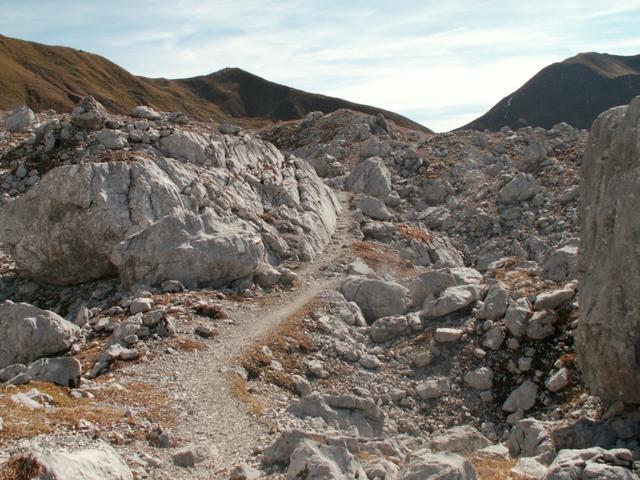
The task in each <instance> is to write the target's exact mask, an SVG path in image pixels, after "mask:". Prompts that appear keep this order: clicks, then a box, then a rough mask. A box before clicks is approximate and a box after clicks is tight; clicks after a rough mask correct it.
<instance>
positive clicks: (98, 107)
mask: <svg viewBox="0 0 640 480" xmlns="http://www.w3.org/2000/svg"><path fill="white" fill-rule="evenodd" d="M107 116H108V113H107V110H106V109H105V108H104V107H103V106H102V104H101V103H100V102H98V101H97V100H96V99H95V98H93V97H92V96H90V95H89V96H86V97H84V98H83V99H82V100H81V101H80V103H79V104H78V105H77V106H76V108H75V109H74V110H73V112H71V123H72V124H73V125H74V126H76V127H78V128H82V129H84V130H100V129H101V128H102V127H103V126H104V123H105V121H106V120H107Z"/></svg>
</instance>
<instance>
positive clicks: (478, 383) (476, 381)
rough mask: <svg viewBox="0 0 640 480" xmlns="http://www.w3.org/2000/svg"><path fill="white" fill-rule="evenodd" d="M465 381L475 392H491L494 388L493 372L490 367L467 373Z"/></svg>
mask: <svg viewBox="0 0 640 480" xmlns="http://www.w3.org/2000/svg"><path fill="white" fill-rule="evenodd" d="M464 381H465V383H466V384H467V385H469V386H470V387H471V388H473V389H475V390H489V389H491V388H492V387H493V370H491V368H489V367H478V368H476V369H475V370H471V371H470V372H467V373H465V375H464Z"/></svg>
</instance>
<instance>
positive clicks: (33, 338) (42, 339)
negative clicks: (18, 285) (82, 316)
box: [0, 300, 80, 368]
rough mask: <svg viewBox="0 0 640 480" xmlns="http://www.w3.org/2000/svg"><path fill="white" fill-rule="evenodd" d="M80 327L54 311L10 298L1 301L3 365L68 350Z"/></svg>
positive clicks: (1, 362)
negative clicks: (13, 300) (15, 301)
mask: <svg viewBox="0 0 640 480" xmlns="http://www.w3.org/2000/svg"><path fill="white" fill-rule="evenodd" d="M79 331H80V329H79V328H78V327H77V326H75V325H74V324H73V323H71V322H69V321H67V320H65V319H64V318H62V317H61V316H59V315H57V314H56V313H54V312H50V311H48V310H41V309H39V308H37V307H34V306H33V305H29V304H28V303H13V302H11V301H10V300H7V301H5V302H4V303H2V304H0V332H2V335H0V368H4V367H6V366H8V365H12V364H14V363H29V362H33V361H34V360H37V359H39V358H42V357H46V356H49V355H54V354H56V353H61V352H64V351H66V350H68V349H69V347H70V346H71V345H72V344H73V342H74V341H75V340H76V337H77V335H78V333H79Z"/></svg>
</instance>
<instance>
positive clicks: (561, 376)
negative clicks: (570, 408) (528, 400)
mask: <svg viewBox="0 0 640 480" xmlns="http://www.w3.org/2000/svg"><path fill="white" fill-rule="evenodd" d="M567 385H569V370H568V369H567V368H565V367H562V368H559V369H558V370H557V371H555V372H553V373H552V374H551V375H549V378H548V379H547V381H546V382H544V386H545V387H546V388H547V390H549V391H550V392H552V393H556V392H559V391H560V390H563V389H564V388H566V387H567Z"/></svg>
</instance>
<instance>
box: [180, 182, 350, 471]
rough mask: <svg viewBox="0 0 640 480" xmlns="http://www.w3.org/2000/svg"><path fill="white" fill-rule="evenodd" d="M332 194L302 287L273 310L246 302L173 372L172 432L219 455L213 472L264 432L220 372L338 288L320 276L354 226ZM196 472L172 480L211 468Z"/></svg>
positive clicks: (345, 205)
mask: <svg viewBox="0 0 640 480" xmlns="http://www.w3.org/2000/svg"><path fill="white" fill-rule="evenodd" d="M336 193H337V195H338V198H339V200H340V204H341V207H342V212H341V214H340V215H339V220H338V226H337V228H336V231H335V233H334V235H333V239H332V241H331V242H330V243H329V244H328V245H327V248H326V249H325V254H324V255H322V256H320V258H318V259H317V260H316V261H315V262H312V263H309V264H304V265H303V266H302V267H301V269H300V270H298V271H297V273H298V275H299V278H300V280H301V285H300V286H298V287H297V288H295V289H294V290H292V291H289V292H286V293H285V294H284V295H283V296H282V298H281V299H280V298H279V299H277V300H276V301H274V302H273V305H270V306H267V307H264V306H260V305H255V304H254V303H251V302H247V304H246V306H244V305H243V306H241V307H240V308H239V309H238V310H237V311H236V312H233V315H232V316H233V317H234V320H235V322H236V324H235V325H233V326H229V327H225V328H223V329H222V330H221V332H220V335H219V336H218V337H217V338H216V340H217V343H216V345H215V346H214V347H213V348H210V349H208V350H206V351H203V352H201V353H200V355H199V356H198V361H197V364H195V365H194V364H184V365H180V366H179V368H178V370H177V371H176V372H174V377H175V378H176V379H177V380H178V384H179V385H180V386H181V387H180V388H181V389H183V391H184V394H183V403H184V404H185V406H186V407H187V408H188V410H187V411H186V412H184V409H183V408H180V409H177V410H179V411H181V412H183V413H182V415H181V416H180V418H178V419H176V420H177V423H178V428H177V429H176V433H177V434H178V435H179V436H180V437H182V438H183V439H191V440H193V441H194V442H207V443H209V444H211V445H214V446H215V447H216V448H217V449H218V452H219V454H218V455H216V457H217V458H218V459H219V461H217V462H215V463H216V469H218V468H222V467H223V465H222V464H221V463H222V461H224V465H225V466H233V464H234V463H238V462H241V461H243V460H245V459H247V458H248V457H250V455H251V452H252V450H253V449H254V448H255V447H256V446H257V445H258V444H259V443H260V442H259V438H260V437H261V436H264V435H265V434H266V433H267V432H266V426H265V425H264V422H262V423H261V422H260V421H259V420H256V418H255V417H252V416H251V415H248V414H247V405H245V404H244V403H242V402H241V401H239V400H238V399H237V398H236V397H235V396H234V395H232V393H231V384H230V382H229V380H228V376H227V375H225V373H224V372H225V371H227V370H229V369H232V368H233V367H235V366H236V364H235V359H236V358H237V356H238V355H240V354H241V353H243V352H244V351H245V350H246V349H247V347H249V346H250V345H251V344H252V343H253V342H255V341H256V340H258V339H259V338H260V337H262V336H264V335H265V334H267V333H268V332H269V331H270V330H272V329H273V328H275V327H277V326H278V325H279V324H280V323H281V322H282V321H283V320H285V319H287V318H288V317H289V316H290V315H292V314H294V313H295V312H297V311H298V310H300V309H301V308H302V307H304V306H305V305H306V304H308V303H309V302H311V301H312V300H313V299H315V298H316V297H318V296H319V295H321V294H322V293H323V292H326V291H329V290H330V289H333V288H335V287H336V286H337V285H338V282H339V277H336V276H330V275H326V274H322V271H323V270H324V269H325V268H326V267H328V266H329V265H332V264H334V263H335V262H336V261H337V260H338V259H339V258H340V257H341V256H343V255H344V254H345V252H346V248H347V246H349V245H351V243H352V242H353V240H354V238H353V237H352V235H351V234H350V232H349V229H350V227H351V224H352V221H353V212H352V210H350V208H349V196H348V194H345V193H343V192H336ZM196 470H198V471H194V470H191V471H189V472H184V471H183V472H180V471H175V472H174V474H176V475H177V476H175V477H174V478H190V479H193V478H212V477H211V474H212V473H216V471H213V472H212V471H211V470H210V469H209V470H207V471H206V472H205V471H200V470H201V469H196ZM217 473H218V474H219V475H220V478H225V477H224V476H223V475H222V471H220V470H217ZM215 478H218V477H215Z"/></svg>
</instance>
